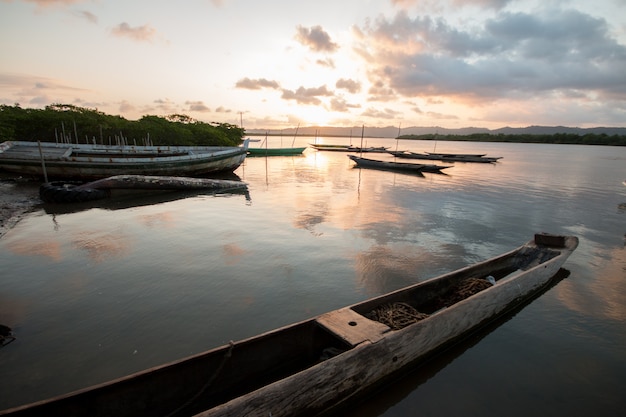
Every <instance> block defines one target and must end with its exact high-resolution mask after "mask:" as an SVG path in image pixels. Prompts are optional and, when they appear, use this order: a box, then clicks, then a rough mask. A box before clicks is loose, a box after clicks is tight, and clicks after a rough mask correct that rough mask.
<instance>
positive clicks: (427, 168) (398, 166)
mask: <svg viewBox="0 0 626 417" xmlns="http://www.w3.org/2000/svg"><path fill="white" fill-rule="evenodd" d="M348 158H350V159H351V160H353V161H354V162H355V163H356V164H357V166H359V167H363V168H375V169H382V170H386V171H409V172H413V173H420V174H421V173H422V172H433V173H441V171H442V170H444V169H446V168H450V166H447V165H446V166H444V165H431V164H413V163H408V162H393V161H380V160H377V159H369V158H361V157H358V156H355V155H348Z"/></svg>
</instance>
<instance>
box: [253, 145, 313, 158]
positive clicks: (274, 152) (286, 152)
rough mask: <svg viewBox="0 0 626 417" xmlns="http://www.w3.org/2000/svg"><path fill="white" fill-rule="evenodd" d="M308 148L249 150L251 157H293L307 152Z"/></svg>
mask: <svg viewBox="0 0 626 417" xmlns="http://www.w3.org/2000/svg"><path fill="white" fill-rule="evenodd" d="M306 148H307V147H306V146H304V147H300V148H248V155H249V156H291V155H300V154H302V153H303V152H304V151H305V150H306Z"/></svg>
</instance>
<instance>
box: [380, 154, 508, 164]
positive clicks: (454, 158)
mask: <svg viewBox="0 0 626 417" xmlns="http://www.w3.org/2000/svg"><path fill="white" fill-rule="evenodd" d="M387 152H388V153H390V154H392V155H393V156H395V157H397V158H405V159H423V160H429V161H444V162H477V163H493V162H497V161H498V160H499V159H502V157H501V156H495V157H494V156H485V154H455V153H429V152H426V153H418V152H410V151H387Z"/></svg>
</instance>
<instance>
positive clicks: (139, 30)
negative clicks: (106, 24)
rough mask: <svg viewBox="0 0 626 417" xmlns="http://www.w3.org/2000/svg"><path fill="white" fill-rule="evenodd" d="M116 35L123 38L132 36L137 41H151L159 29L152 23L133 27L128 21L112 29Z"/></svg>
mask: <svg viewBox="0 0 626 417" xmlns="http://www.w3.org/2000/svg"><path fill="white" fill-rule="evenodd" d="M111 33H112V34H113V35H114V36H119V37H122V38H130V39H133V40H135V41H141V42H143V41H148V42H151V41H152V40H154V39H155V37H156V34H157V31H156V29H154V28H153V27H151V26H150V25H143V26H137V27H131V26H130V25H129V24H128V23H126V22H123V23H120V24H119V25H117V26H115V27H114V28H113V29H111Z"/></svg>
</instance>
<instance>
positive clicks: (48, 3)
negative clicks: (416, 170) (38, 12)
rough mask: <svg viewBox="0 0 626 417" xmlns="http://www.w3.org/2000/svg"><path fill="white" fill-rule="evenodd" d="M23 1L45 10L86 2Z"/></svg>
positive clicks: (63, 0)
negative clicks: (46, 8)
mask: <svg viewBox="0 0 626 417" xmlns="http://www.w3.org/2000/svg"><path fill="white" fill-rule="evenodd" d="M4 1H6V0H4ZM9 1H10V0H9ZM22 1H24V2H25V3H34V4H36V5H37V7H38V8H45V7H53V6H69V5H71V4H75V3H81V2H84V1H85V0H22Z"/></svg>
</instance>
